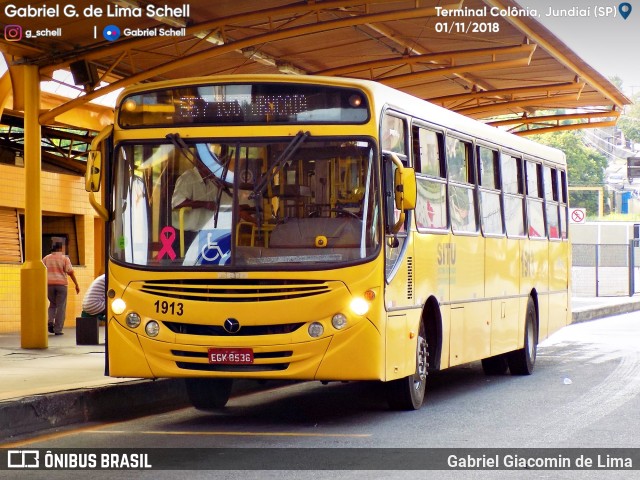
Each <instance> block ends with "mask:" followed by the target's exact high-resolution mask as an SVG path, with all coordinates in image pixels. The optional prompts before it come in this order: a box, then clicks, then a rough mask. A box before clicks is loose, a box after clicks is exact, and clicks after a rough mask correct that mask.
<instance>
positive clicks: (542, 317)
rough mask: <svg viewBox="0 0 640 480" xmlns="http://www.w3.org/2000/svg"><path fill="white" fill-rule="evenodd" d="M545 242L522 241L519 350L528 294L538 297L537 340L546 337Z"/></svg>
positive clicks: (522, 343)
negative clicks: (532, 293)
mask: <svg viewBox="0 0 640 480" xmlns="http://www.w3.org/2000/svg"><path fill="white" fill-rule="evenodd" d="M548 245H549V244H548V242H547V241H545V240H524V241H523V244H522V250H521V261H522V262H521V266H520V269H521V277H520V278H521V283H520V295H521V299H520V306H521V310H520V322H521V323H520V338H519V340H518V345H519V348H521V347H522V346H523V345H524V322H525V317H526V310H527V301H528V298H529V294H530V293H531V292H532V291H533V290H535V291H536V292H537V295H538V321H539V323H538V338H539V339H543V338H546V337H547V330H548V321H549V248H548Z"/></svg>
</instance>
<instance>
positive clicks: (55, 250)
mask: <svg viewBox="0 0 640 480" xmlns="http://www.w3.org/2000/svg"><path fill="white" fill-rule="evenodd" d="M42 263H44V266H45V267H47V297H48V299H49V310H48V327H49V333H53V334H55V335H63V333H62V328H63V327H64V319H65V314H66V310H67V285H68V283H69V282H68V280H67V276H68V277H71V280H73V283H75V285H76V293H80V286H79V285H78V281H77V280H76V275H75V273H74V272H73V267H72V266H71V260H69V257H67V256H66V255H65V254H64V252H63V247H62V243H59V242H56V243H54V244H53V246H52V247H51V253H50V254H49V255H47V256H46V257H44V258H43V259H42Z"/></svg>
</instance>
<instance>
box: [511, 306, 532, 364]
mask: <svg viewBox="0 0 640 480" xmlns="http://www.w3.org/2000/svg"><path fill="white" fill-rule="evenodd" d="M537 348H538V324H537V322H536V307H535V305H534V303H533V299H532V298H531V297H529V301H528V302H527V318H526V320H525V324H524V347H523V348H521V349H520V350H516V351H515V352H510V353H509V354H507V363H508V364H509V370H510V371H511V375H531V374H532V373H533V367H534V366H535V363H536V350H537Z"/></svg>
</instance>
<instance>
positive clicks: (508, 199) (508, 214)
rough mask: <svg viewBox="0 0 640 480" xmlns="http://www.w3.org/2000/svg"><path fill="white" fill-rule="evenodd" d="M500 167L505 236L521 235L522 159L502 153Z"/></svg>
mask: <svg viewBox="0 0 640 480" xmlns="http://www.w3.org/2000/svg"><path fill="white" fill-rule="evenodd" d="M501 167H502V191H503V193H504V217H505V219H506V224H507V236H509V237H523V236H524V234H525V231H524V184H523V175H522V159H521V158H518V157H513V156H511V155H508V154H504V153H503V154H502V162H501Z"/></svg>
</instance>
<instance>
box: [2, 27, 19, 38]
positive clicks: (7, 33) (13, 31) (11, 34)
mask: <svg viewBox="0 0 640 480" xmlns="http://www.w3.org/2000/svg"><path fill="white" fill-rule="evenodd" d="M4 39H5V40H6V41H7V42H19V41H20V40H22V27H21V26H20V25H7V26H5V27H4Z"/></svg>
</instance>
